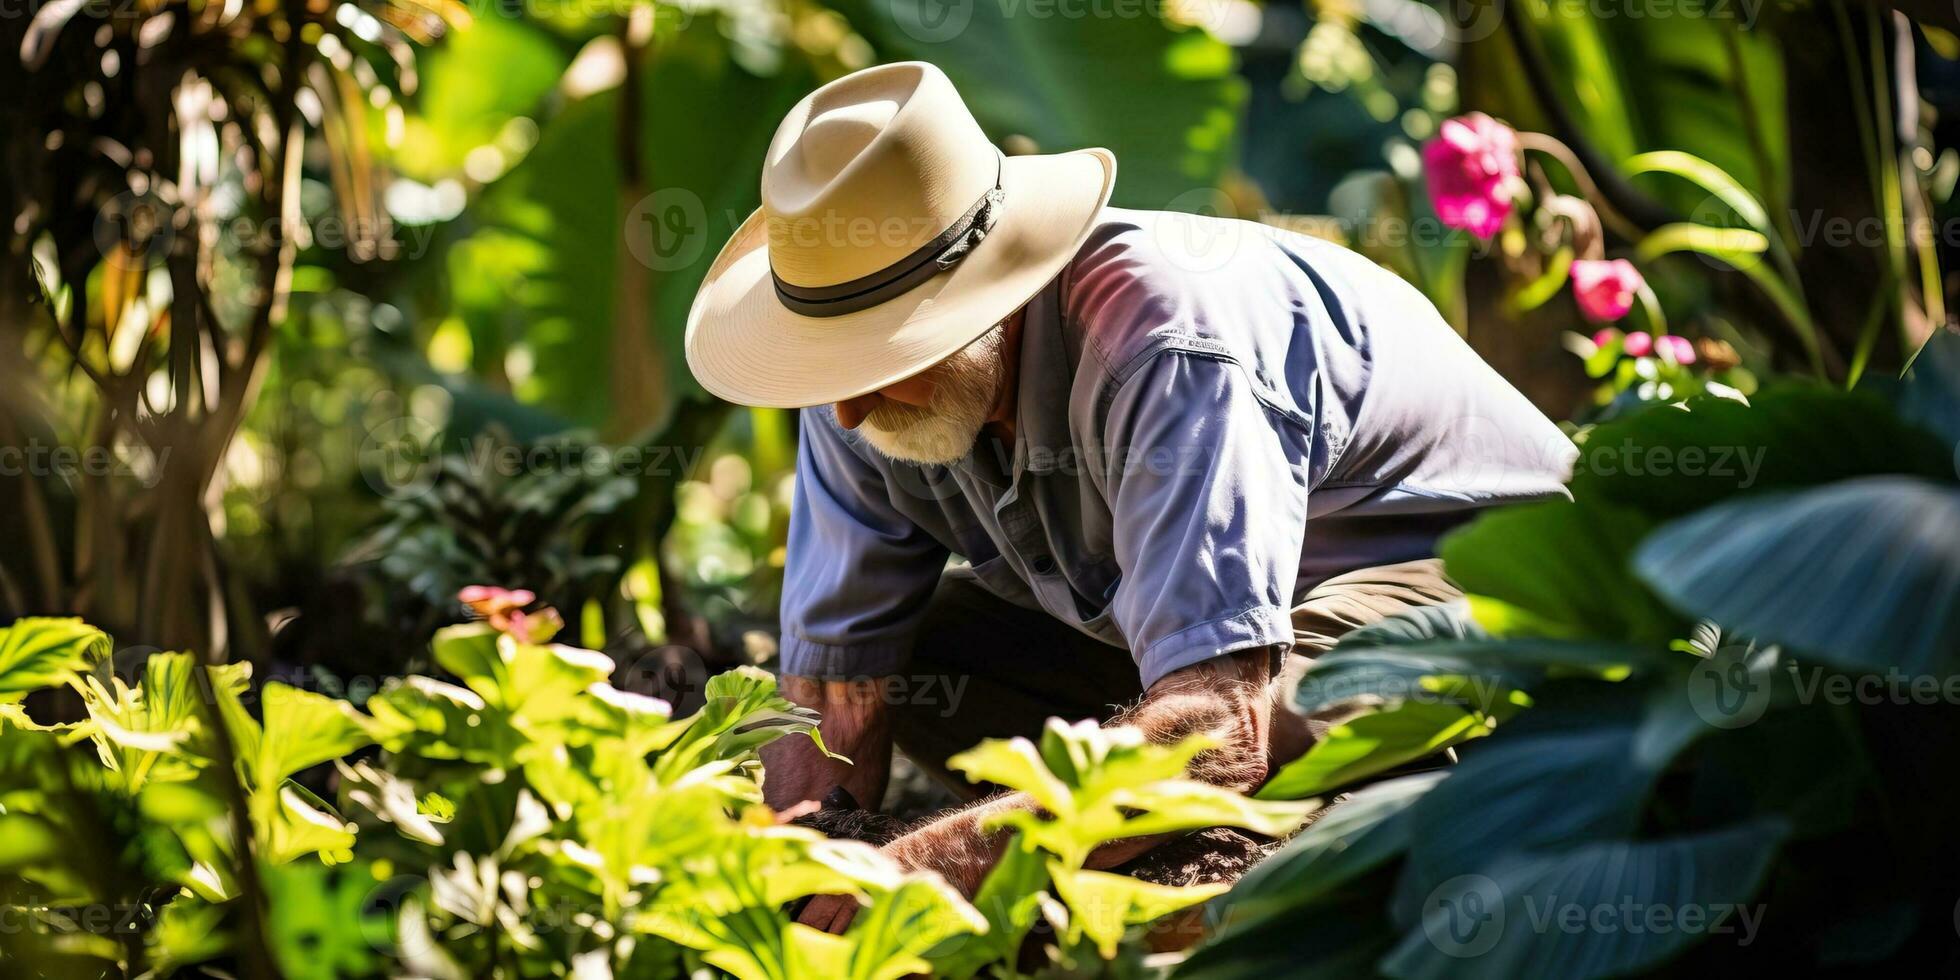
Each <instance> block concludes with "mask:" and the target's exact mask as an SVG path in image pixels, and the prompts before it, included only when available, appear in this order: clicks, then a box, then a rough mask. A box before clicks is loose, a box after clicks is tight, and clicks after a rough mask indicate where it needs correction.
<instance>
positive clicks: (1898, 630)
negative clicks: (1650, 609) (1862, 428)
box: [1637, 477, 1960, 677]
mask: <svg viewBox="0 0 1960 980" xmlns="http://www.w3.org/2000/svg"><path fill="white" fill-rule="evenodd" d="M1637 564H1638V568H1639V571H1640V574H1641V576H1642V577H1643V578H1645V579H1646V580H1647V582H1648V583H1650V584H1651V585H1653V587H1654V588H1655V589H1657V590H1658V591H1660V593H1661V594H1662V595H1664V596H1666V597H1667V598H1668V599H1669V600H1670V601H1671V602H1673V603H1674V604H1675V605H1677V606H1679V607H1680V608H1682V609H1684V610H1688V611H1690V612H1693V613H1694V614H1696V615H1699V616H1706V617H1708V618H1710V619H1713V620H1715V621H1716V622H1719V623H1721V624H1722V625H1723V626H1726V627H1728V628H1730V629H1731V630H1734V631H1737V632H1740V633H1743V634H1745V635H1749V636H1754V637H1756V638H1758V639H1761V640H1765V641H1769V642H1774V643H1783V644H1788V645H1789V646H1790V647H1792V648H1794V649H1796V650H1800V651H1803V652H1805V653H1808V654H1811V655H1813V656H1816V657H1817V658H1818V659H1820V660H1824V661H1826V662H1828V663H1831V664H1832V665H1834V666H1837V667H1840V668H1843V669H1845V670H1854V671H1882V670H1886V669H1891V668H1896V669H1899V670H1903V671H1905V672H1907V673H1909V674H1913V675H1928V674H1930V675H1934V676H1942V677H1943V676H1946V675H1949V674H1951V673H1953V672H1954V671H1955V670H1960V488H1957V487H1953V486H1950V485H1940V484H1935V483H1932V482H1929V481H1926V480H1918V479H1911V478H1906V477H1867V478H1864V479H1859V480H1845V481H1842V482H1839V483H1835V484H1832V485H1830V486H1826V487H1821V488H1819V489H1815V490H1809V491H1804V492H1802V493H1795V494H1782V495H1775V496H1770V497H1764V498H1757V499H1747V500H1737V501H1732V502H1729V503H1725V504H1719V505H1717V506H1714V507H1711V508H1708V509H1707V510H1704V511H1702V512H1700V513H1697V514H1694V515H1691V516H1689V517H1685V518H1682V519H1681V520H1678V521H1675V522H1674V523H1672V524H1669V525H1667V526H1665V527H1663V528H1661V529H1660V530H1659V531H1657V532H1655V534H1654V535H1653V536H1652V537H1651V538H1650V539H1649V540H1648V541H1647V542H1646V544H1645V545H1643V546H1642V547H1641V549H1640V553H1639V556H1638V559H1637Z"/></svg>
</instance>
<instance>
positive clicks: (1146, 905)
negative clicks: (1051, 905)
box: [1049, 865, 1231, 959]
mask: <svg viewBox="0 0 1960 980" xmlns="http://www.w3.org/2000/svg"><path fill="white" fill-rule="evenodd" d="M1049 870H1050V873H1052V874H1053V875H1054V878H1055V891H1056V892H1057V893H1059V894H1060V895H1061V897H1062V901H1063V902H1065V903H1067V905H1068V908H1069V937H1070V939H1071V940H1074V939H1081V938H1083V937H1087V938H1088V939H1089V941H1090V942H1093V943H1095V944H1096V951H1097V952H1098V953H1101V954H1102V957H1103V958H1104V959H1113V958H1115V956H1116V945H1117V943H1119V942H1121V941H1122V939H1123V932H1124V930H1125V929H1127V928H1128V927H1130V926H1133V925H1141V924H1143V923H1146V922H1151V921H1154V920H1156V919H1159V918H1162V917H1164V916H1166V915H1169V914H1170V913H1172V912H1175V911H1177V910H1179V909H1182V908H1188V907H1190V906H1192V905H1196V904H1198V903H1199V902H1203V901H1205V900H1207V899H1210V898H1213V897H1215V896H1218V895H1222V894H1224V893H1225V892H1226V891H1227V890H1229V889H1230V888H1231V885H1229V884H1224V883H1219V884H1213V885H1185V886H1175V885H1159V884H1155V883H1153V882H1148V881H1139V880H1137V879H1135V878H1132V877H1130V876H1128V875H1119V874H1111V873H1110V872H1107V871H1081V870H1070V869H1067V868H1056V867H1053V866H1052V865H1051V866H1050V869H1049Z"/></svg>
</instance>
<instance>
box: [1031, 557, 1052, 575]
mask: <svg viewBox="0 0 1960 980" xmlns="http://www.w3.org/2000/svg"><path fill="white" fill-rule="evenodd" d="M1028 564H1029V567H1031V568H1033V569H1034V573H1035V574H1036V575H1053V574H1055V559H1053V558H1050V557H1048V556H1047V555H1036V556H1034V561H1032V562H1029V563H1028Z"/></svg>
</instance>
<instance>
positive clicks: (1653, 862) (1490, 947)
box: [1382, 818, 1785, 980]
mask: <svg viewBox="0 0 1960 980" xmlns="http://www.w3.org/2000/svg"><path fill="white" fill-rule="evenodd" d="M1784 833H1785V826H1784V824H1783V823H1782V822H1781V821H1780V820H1777V819H1775V818H1766V819H1762V820H1756V821H1751V822H1748V823H1743V824H1739V825H1737V826H1734V827H1730V828H1726V829H1723V830H1719V831H1711V832H1707V833H1699V834H1689V835H1684V836H1680V837H1669V838H1663V839H1660V840H1642V841H1626V840H1613V841H1601V842H1598V843H1592V844H1586V845H1584V846H1581V847H1578V848H1574V849H1573V850H1571V851H1567V852H1564V853H1558V854H1519V855H1515V856H1511V857H1507V858H1506V859H1505V860H1504V861H1502V862H1499V863H1498V864H1497V865H1495V866H1493V867H1492V868H1491V869H1490V870H1489V873H1488V874H1476V875H1464V876H1462V877H1460V878H1457V879H1453V880H1452V881H1448V882H1444V883H1443V884H1442V885H1441V886H1439V887H1437V888H1436V890H1435V891H1433V892H1431V893H1430V894H1429V896H1428V897H1427V898H1426V899H1425V901H1424V905H1423V914H1422V923H1421V925H1420V926H1419V927H1417V928H1416V929H1414V930H1411V931H1410V933H1409V934H1408V936H1406V937H1405V938H1404V939H1403V941H1402V944H1401V945H1400V946H1398V947H1396V949H1395V952H1394V953H1392V954H1390V955H1389V957H1388V958H1387V959H1386V960H1384V961H1383V963H1382V969H1383V972H1385V973H1387V974H1389V975H1390V976H1395V977H1403V978H1409V980H1427V978H1443V977H1448V978H1451V980H1459V978H1478V977H1492V978H1504V980H1510V978H1514V977H1557V978H1559V980H1592V978H1595V977H1610V976H1623V975H1626V974H1629V973H1634V972H1636V971H1639V970H1642V969H1645V968H1649V967H1653V966H1656V965H1658V964H1660V963H1663V962H1665V961H1666V960H1667V959H1668V958H1669V957H1671V956H1673V955H1675V954H1676V953H1678V952H1680V951H1681V950H1682V949H1685V948H1686V947H1688V946H1690V945H1693V944H1694V943H1696V942H1698V941H1701V940H1702V939H1705V938H1706V937H1707V936H1708V935H1709V934H1710V931H1711V930H1713V929H1721V930H1723V931H1724V932H1731V931H1732V932H1734V933H1735V934H1736V935H1735V938H1737V939H1754V938H1755V936H1754V932H1755V924H1757V923H1759V922H1760V917H1761V913H1762V907H1761V906H1753V907H1748V906H1745V903H1747V902H1748V901H1749V900H1750V899H1752V898H1753V897H1755V893H1756V889H1757V887H1758V885H1759V884H1760V883H1761V881H1762V877H1763V873H1764V871H1765V870H1766V869H1767V868H1768V867H1769V862H1770V858H1771V857H1772V856H1773V855H1774V854H1775V853H1776V848H1777V845H1778V844H1779V843H1780V842H1781V841H1782V838H1783V835H1784ZM1575 915H1576V917H1577V921H1578V923H1579V927H1578V928H1573V927H1572V923H1573V921H1574V917H1575Z"/></svg>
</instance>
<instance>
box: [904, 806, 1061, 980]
mask: <svg viewBox="0 0 1960 980" xmlns="http://www.w3.org/2000/svg"><path fill="white" fill-rule="evenodd" d="M1048 885H1049V879H1048V859H1047V856H1046V855H1045V854H1044V853H1043V852H1042V851H1040V850H1039V849H1037V848H1035V847H1033V846H1031V845H1029V844H1027V843H1026V842H1024V841H1022V840H1019V839H1015V840H1011V841H1009V842H1008V844H1007V847H1006V849H1005V850H1004V851H1003V852H1002V853H1001V858H1000V862H999V863H998V864H995V865H994V867H993V870H991V871H989V872H987V878H986V880H985V881H982V882H981V883H980V891H979V893H978V894H976V895H974V896H973V906H974V908H975V909H977V910H978V911H979V912H980V914H981V916H982V917H984V918H985V919H986V920H987V928H986V929H985V930H984V931H983V932H982V933H981V934H978V935H973V936H968V937H967V938H966V940H965V941H964V942H963V943H961V944H959V945H958V946H957V947H955V948H952V949H949V950H945V951H943V953H942V954H941V955H936V956H934V957H933V961H932V967H933V972H934V973H935V974H937V975H939V976H944V977H952V978H955V980H962V978H965V977H970V976H972V975H973V974H974V973H975V972H977V971H979V970H980V969H981V968H983V967H985V966H987V965H988V964H991V963H997V962H1003V961H1005V962H1014V961H1016V960H1017V959H1018V958H1019V956H1020V953H1021V941H1022V940H1023V939H1025V938H1026V937H1027V935H1028V930H1029V929H1031V928H1033V927H1034V923H1035V919H1036V917H1038V916H1039V915H1040V914H1041V898H1042V896H1043V895H1045V894H1046V893H1047V891H1048Z"/></svg>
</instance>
